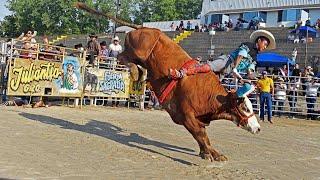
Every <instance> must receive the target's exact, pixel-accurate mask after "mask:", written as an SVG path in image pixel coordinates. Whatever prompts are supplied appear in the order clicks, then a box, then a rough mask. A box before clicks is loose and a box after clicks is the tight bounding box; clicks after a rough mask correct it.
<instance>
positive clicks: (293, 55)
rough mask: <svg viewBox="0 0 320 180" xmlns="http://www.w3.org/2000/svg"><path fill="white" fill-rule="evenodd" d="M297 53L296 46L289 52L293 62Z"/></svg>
mask: <svg viewBox="0 0 320 180" xmlns="http://www.w3.org/2000/svg"><path fill="white" fill-rule="evenodd" d="M297 55H298V51H297V48H294V49H293V50H292V53H291V58H292V61H293V62H296V59H297Z"/></svg>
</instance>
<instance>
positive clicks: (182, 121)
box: [76, 3, 260, 161]
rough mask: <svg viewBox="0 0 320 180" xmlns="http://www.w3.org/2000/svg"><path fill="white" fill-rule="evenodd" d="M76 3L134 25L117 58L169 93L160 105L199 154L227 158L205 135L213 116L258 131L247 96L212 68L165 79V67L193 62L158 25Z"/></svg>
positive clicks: (160, 92) (157, 89) (134, 73)
mask: <svg viewBox="0 0 320 180" xmlns="http://www.w3.org/2000/svg"><path fill="white" fill-rule="evenodd" d="M76 7H77V8H80V9H83V10H86V11H88V12H90V13H92V14H95V15H99V16H104V17H107V18H110V19H112V20H114V21H115V22H117V23H119V24H122V25H126V26H129V27H132V28H134V29H136V30H134V31H131V32H129V33H128V34H127V36H126V39H125V50H124V52H122V53H121V54H119V56H118V59H119V60H120V61H121V62H122V63H124V64H126V65H128V66H129V68H130V70H131V74H132V76H133V77H134V78H135V79H138V77H137V74H138V73H137V72H138V67H137V65H140V66H142V67H143V68H146V69H147V70H148V76H149V77H148V78H149V80H150V83H151V85H152V88H153V89H154V91H155V93H156V95H157V96H158V97H163V93H166V95H167V96H166V97H165V98H164V99H163V103H162V106H163V107H164V108H165V110H166V111H167V112H168V113H169V114H170V116H171V118H172V120H173V121H174V122H175V123H176V124H179V125H183V126H184V127H185V128H186V129H187V130H188V131H189V132H190V133H191V134H192V136H193V137H194V138H195V140H196V141H197V142H198V144H199V147H200V154H199V155H200V156H201V157H202V158H203V159H208V160H210V161H213V160H215V161H226V160H227V157H226V156H224V155H222V154H220V153H219V152H218V151H217V150H215V149H214V148H213V147H212V145H211V143H210V140H209V138H208V135H207V132H206V126H208V125H209V124H210V122H211V121H213V120H220V119H225V120H229V121H232V122H234V123H235V124H236V125H238V126H240V127H242V128H243V129H245V130H248V131H250V132H251V133H257V132H259V131H260V125H259V123H258V121H257V118H256V116H255V115H254V112H253V108H252V104H251V102H250V100H249V99H248V98H247V97H238V96H237V93H236V92H233V91H232V92H227V91H226V89H225V88H224V87H223V86H222V85H221V83H220V81H219V78H218V76H217V75H216V74H214V73H213V72H209V73H200V74H195V75H193V76H187V77H184V78H183V79H181V80H179V81H176V82H175V83H172V80H171V79H169V78H168V76H169V69H180V68H182V67H183V66H185V65H186V64H188V63H190V62H192V61H190V60H192V58H191V57H190V56H189V55H188V54H187V53H186V52H185V51H184V50H183V49H182V48H181V47H180V46H179V45H177V44H176V43H174V42H173V41H172V40H171V39H170V38H169V37H167V36H166V35H165V34H164V33H162V32H161V31H160V30H158V29H154V28H144V27H142V26H141V25H135V24H130V23H127V22H124V21H122V20H119V19H117V18H115V17H113V16H112V15H109V14H105V13H102V12H100V11H96V10H93V9H91V8H89V7H88V6H86V5H85V4H83V3H77V4H76ZM168 85H169V86H170V85H171V89H170V91H167V90H166V88H167V87H168Z"/></svg>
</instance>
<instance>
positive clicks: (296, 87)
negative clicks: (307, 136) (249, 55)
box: [265, 64, 320, 119]
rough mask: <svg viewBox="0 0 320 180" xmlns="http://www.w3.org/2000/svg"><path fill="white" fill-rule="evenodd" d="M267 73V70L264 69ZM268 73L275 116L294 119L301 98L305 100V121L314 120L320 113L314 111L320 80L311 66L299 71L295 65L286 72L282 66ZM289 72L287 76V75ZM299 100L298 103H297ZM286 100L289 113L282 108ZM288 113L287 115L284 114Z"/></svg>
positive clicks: (285, 68)
mask: <svg viewBox="0 0 320 180" xmlns="http://www.w3.org/2000/svg"><path fill="white" fill-rule="evenodd" d="M266 70H267V71H269V70H268V68H267V69H266ZM267 71H265V72H266V73H269V75H270V77H272V79H273V81H274V97H273V103H272V104H273V106H274V110H276V112H277V113H275V115H278V116H282V115H284V114H287V115H289V117H291V118H295V116H296V115H297V114H298V112H299V111H298V108H297V105H298V104H299V103H301V98H302V99H305V104H306V109H307V119H316V118H317V117H319V116H317V115H316V114H319V113H320V112H319V111H317V110H316V109H315V107H316V103H317V97H318V96H319V95H320V93H319V92H320V79H319V78H317V77H316V76H315V73H314V71H313V68H312V67H311V66H307V67H305V68H304V69H303V70H301V69H300V67H299V64H295V66H294V69H293V70H291V71H288V67H287V66H286V65H284V66H283V67H282V68H280V69H278V70H277V69H274V70H273V71H272V72H270V71H269V72H267ZM288 72H289V74H288ZM299 98H300V101H299ZM286 100H288V101H287V102H288V105H289V109H288V110H289V111H285V109H284V107H285V104H286ZM286 112H288V113H286Z"/></svg>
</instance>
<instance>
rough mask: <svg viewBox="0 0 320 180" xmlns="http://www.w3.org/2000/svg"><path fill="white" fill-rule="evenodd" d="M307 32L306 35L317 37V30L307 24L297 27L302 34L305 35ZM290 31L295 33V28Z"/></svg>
mask: <svg viewBox="0 0 320 180" xmlns="http://www.w3.org/2000/svg"><path fill="white" fill-rule="evenodd" d="M307 32H308V37H317V30H316V29H313V28H311V27H309V26H301V27H300V28H299V29H298V33H299V34H300V35H302V36H305V37H307ZM291 33H297V29H295V30H293V31H291Z"/></svg>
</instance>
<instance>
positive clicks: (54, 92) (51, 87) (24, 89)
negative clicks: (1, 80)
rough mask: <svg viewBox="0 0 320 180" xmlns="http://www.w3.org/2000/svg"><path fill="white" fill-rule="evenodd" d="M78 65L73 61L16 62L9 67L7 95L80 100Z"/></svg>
mask: <svg viewBox="0 0 320 180" xmlns="http://www.w3.org/2000/svg"><path fill="white" fill-rule="evenodd" d="M80 68H81V67H80V64H79V61H78V59H77V58H76V57H68V56H67V57H65V59H64V62H63V63H61V62H51V61H42V60H32V59H21V58H16V59H14V60H13V66H10V70H9V80H8V95H13V96H30V95H32V96H62V97H63V96H72V97H80V96H81V87H82V83H81V74H80Z"/></svg>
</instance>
